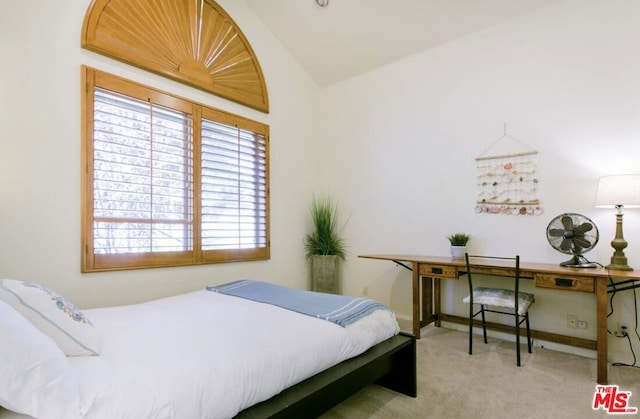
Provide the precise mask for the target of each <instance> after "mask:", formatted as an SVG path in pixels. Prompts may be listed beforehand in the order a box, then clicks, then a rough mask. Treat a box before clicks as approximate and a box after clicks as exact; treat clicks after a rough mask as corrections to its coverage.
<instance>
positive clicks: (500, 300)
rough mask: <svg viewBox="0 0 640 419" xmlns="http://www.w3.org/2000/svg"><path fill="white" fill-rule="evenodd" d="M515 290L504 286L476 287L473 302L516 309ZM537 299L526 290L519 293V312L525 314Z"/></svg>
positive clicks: (467, 301) (466, 299)
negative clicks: (506, 288) (503, 287)
mask: <svg viewBox="0 0 640 419" xmlns="http://www.w3.org/2000/svg"><path fill="white" fill-rule="evenodd" d="M514 297H515V291H512V290H505V289H502V288H480V287H479V288H474V289H473V303H474V304H484V305H488V306H493V307H502V308H509V309H511V310H514V309H515V298H514ZM469 300H470V299H469V296H466V297H465V298H464V300H462V301H463V302H465V303H467V304H468V303H469ZM534 301H535V298H534V295H533V294H529V293H526V292H519V293H518V314H519V315H523V314H524V313H526V312H527V311H529V307H530V306H531V304H533V302H534Z"/></svg>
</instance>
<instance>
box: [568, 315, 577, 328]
mask: <svg viewBox="0 0 640 419" xmlns="http://www.w3.org/2000/svg"><path fill="white" fill-rule="evenodd" d="M567 327H568V328H569V329H577V328H578V316H576V315H575V314H567Z"/></svg>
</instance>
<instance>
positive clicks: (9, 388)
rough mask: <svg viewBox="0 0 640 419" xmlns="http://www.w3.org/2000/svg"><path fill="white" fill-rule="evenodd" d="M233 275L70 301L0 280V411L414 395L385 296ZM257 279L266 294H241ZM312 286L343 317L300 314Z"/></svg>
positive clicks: (405, 341)
mask: <svg viewBox="0 0 640 419" xmlns="http://www.w3.org/2000/svg"><path fill="white" fill-rule="evenodd" d="M240 282H242V281H238V283H240ZM238 283H235V282H234V283H232V284H231V285H233V286H232V287H230V288H229V287H228V286H229V285H230V284H224V285H222V286H216V287H208V288H206V289H203V290H199V291H195V292H191V293H187V294H182V295H177V296H173V297H168V298H163V299H159V300H154V301H150V302H146V303H142V304H134V305H127V306H120V307H109V308H97V309H88V310H83V311H80V310H78V309H77V308H76V307H75V306H73V304H71V303H70V302H68V301H67V300H65V299H64V298H63V297H61V296H59V295H58V294H56V293H55V292H54V291H52V290H50V289H48V288H46V287H43V286H41V285H38V284H32V283H26V282H22V281H14V280H1V281H0V338H1V339H2V342H3V344H2V345H0V406H4V408H5V410H4V411H0V418H9V417H24V416H22V415H18V414H17V413H21V414H24V415H27V416H32V417H38V418H40V417H42V418H65V419H70V418H87V419H91V418H136V419H139V418H231V417H239V418H266V417H273V418H276V417H291V418H303V417H317V416H318V415H320V414H321V413H323V412H325V411H326V410H328V409H330V408H331V407H333V406H335V405H336V404H338V403H339V402H341V401H342V400H344V399H346V398H347V397H349V396H350V395H351V394H353V393H355V392H356V391H358V390H359V389H361V388H363V387H364V386H366V385H368V384H370V383H373V382H376V383H378V384H380V385H383V386H386V387H388V388H391V389H393V390H395V391H398V392H401V393H403V394H406V395H408V396H412V397H415V396H416V376H415V372H416V369H415V367H416V365H415V340H414V338H413V337H412V336H407V335H404V334H401V333H399V330H398V325H397V322H396V320H395V317H394V315H393V313H392V312H391V311H390V310H388V308H386V307H384V306H381V305H379V303H375V302H373V300H368V299H351V300H348V298H349V297H345V296H329V295H328V294H319V293H312V292H309V291H300V290H293V289H291V288H285V287H280V286H277V285H274V284H267V283H263V282H259V281H246V283H247V284H248V287H249V288H248V289H250V291H251V292H249V293H248V294H244V295H241V294H235V291H234V290H235V289H236V288H238ZM225 287H227V289H225ZM240 288H243V287H240ZM264 290H271V291H272V293H271V294H270V295H271V297H270V298H272V300H269V299H266V300H261V301H256V299H255V298H254V297H253V296H252V295H249V294H252V293H253V294H255V295H258V296H261V295H265V294H269V293H268V292H266V293H265V292H264ZM289 294H290V295H291V296H292V298H290V300H293V301H290V303H293V305H292V306H290V307H289V308H283V307H281V306H280V305H276V304H279V299H280V298H281V296H282V295H289ZM334 297H338V298H344V300H334ZM317 298H320V300H323V299H328V300H327V301H332V302H335V303H336V304H340V305H344V304H343V303H344V302H345V301H346V302H347V303H346V305H344V307H347V308H348V309H347V310H344V311H345V312H346V313H347V314H349V315H346V316H345V315H343V316H342V317H340V316H335V315H333V314H335V312H336V310H330V312H329V314H331V315H329V316H324V315H322V316H320V315H317V310H318V309H320V308H319V307H321V306H322V305H321V304H320V303H319V304H320V305H319V306H318V307H314V310H316V311H313V312H312V313H308V312H307V313H304V311H305V310H307V307H311V306H315V301H316V300H315V299H317ZM311 299H314V300H311ZM336 301H337V302H336ZM322 304H324V303H322ZM367 305H368V306H367ZM354 307H359V309H355V308H354ZM362 307H367V308H366V309H362ZM341 310H342V309H341ZM358 310H360V311H362V313H361V314H362V315H361V316H359V317H354V316H352V314H353V312H354V311H358ZM323 313H324V314H326V313H327V312H323ZM5 342H6V344H5Z"/></svg>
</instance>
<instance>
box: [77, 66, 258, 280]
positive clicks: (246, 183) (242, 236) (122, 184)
mask: <svg viewBox="0 0 640 419" xmlns="http://www.w3.org/2000/svg"><path fill="white" fill-rule="evenodd" d="M85 69H86V73H85V75H84V79H85V82H86V93H87V94H86V100H85V102H84V104H83V106H84V109H85V113H84V114H85V120H84V121H83V123H84V126H85V132H84V134H83V167H84V168H85V170H83V173H82V185H83V195H82V200H83V206H82V220H83V227H82V249H83V253H82V255H83V256H82V268H83V272H93V271H105V270H118V269H138V268H151V267H161V266H183V265H194V264H203V263H219V262H234V261H250V260H265V259H268V258H269V257H270V243H269V151H268V150H269V148H268V144H269V127H268V126H267V125H264V124H262V123H259V122H256V121H252V120H249V119H246V118H242V117H239V116H237V115H232V114H229V113H226V112H224V111H220V110H217V109H213V108H208V107H205V106H202V105H200V104H198V103H194V102H192V101H189V100H187V99H183V98H180V97H177V96H174V95H170V94H167V93H165V92H161V91H158V90H156V89H153V88H150V87H147V86H143V85H140V84H137V83H134V82H131V81H128V80H125V79H122V78H119V77H116V76H113V75H110V74H106V73H102V72H99V71H96V70H93V69H90V68H85Z"/></svg>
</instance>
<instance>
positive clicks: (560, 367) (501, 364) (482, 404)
mask: <svg viewBox="0 0 640 419" xmlns="http://www.w3.org/2000/svg"><path fill="white" fill-rule="evenodd" d="M423 333H424V334H423V338H422V339H420V340H418V341H417V342H418V344H417V358H418V397H417V398H415V399H414V398H411V397H407V396H404V395H400V394H397V393H394V392H392V391H390V390H387V389H384V388H382V387H378V386H375V385H371V386H369V387H367V388H365V389H363V390H362V391H360V392H359V393H357V394H355V395H354V396H352V397H351V398H349V399H347V400H346V401H345V402H343V403H341V404H340V405H338V406H337V407H335V408H334V409H333V410H331V411H329V412H327V413H326V414H325V415H323V416H322V418H323V419H331V418H344V419H360V418H362V419H365V418H367V419H368V418H464V419H469V418H474V419H482V418H486V419H502V418H504V419H507V418H508V419H512V418H520V419H527V418H536V419H537V418H558V419H563V418H567V419H573V418H576V419H583V418H591V417H594V418H600V417H617V418H627V417H634V418H636V417H640V415H610V414H608V413H607V412H605V411H604V410H602V409H600V410H598V411H594V410H593V409H592V408H591V406H592V403H593V395H594V391H595V386H596V382H595V379H596V361H595V360H593V359H588V358H583V357H580V356H576V355H570V354H565V353H562V352H556V351H552V350H549V349H544V348H535V347H534V348H533V353H532V354H529V353H527V351H526V346H524V345H523V346H522V348H523V350H522V366H521V367H520V368H518V367H516V355H515V343H511V342H506V341H501V340H497V339H492V338H490V339H489V343H488V344H486V345H485V344H484V343H482V337H477V338H476V339H474V354H473V355H468V354H467V335H466V334H465V333H462V332H458V331H454V330H449V329H442V328H434V327H430V326H429V327H426V328H425V329H423ZM638 355H639V356H640V354H638ZM629 358H630V359H631V355H630V356H629ZM609 383H610V384H617V385H618V386H619V387H620V390H623V391H631V392H632V395H631V398H630V399H629V403H628V406H629V407H637V408H638V409H639V411H640V369H638V368H631V367H615V366H611V365H610V366H609Z"/></svg>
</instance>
